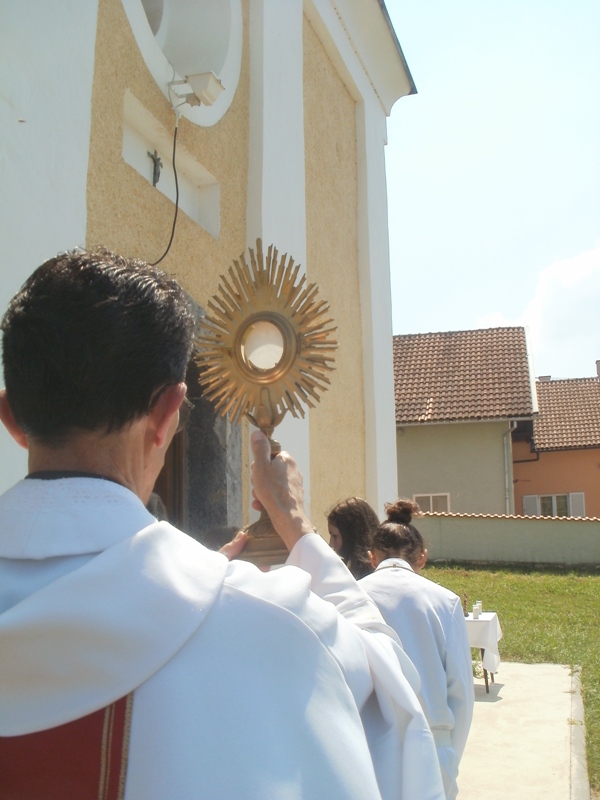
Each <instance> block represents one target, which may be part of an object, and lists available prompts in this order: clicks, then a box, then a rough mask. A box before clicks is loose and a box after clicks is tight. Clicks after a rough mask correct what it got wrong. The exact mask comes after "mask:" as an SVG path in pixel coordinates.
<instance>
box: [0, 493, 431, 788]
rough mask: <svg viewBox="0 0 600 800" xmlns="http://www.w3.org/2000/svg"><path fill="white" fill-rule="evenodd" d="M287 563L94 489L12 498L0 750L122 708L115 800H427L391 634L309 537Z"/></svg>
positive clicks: (3, 551)
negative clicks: (118, 797) (266, 565)
mask: <svg viewBox="0 0 600 800" xmlns="http://www.w3.org/2000/svg"><path fill="white" fill-rule="evenodd" d="M288 564H289V565H290V566H285V567H283V568H281V569H279V570H274V571H271V572H269V573H263V572H261V571H260V570H258V569H257V568H256V567H254V566H252V565H250V564H246V563H244V562H240V561H234V562H231V563H230V562H229V561H228V560H227V559H226V558H225V557H224V556H223V555H221V554H219V553H214V552H212V551H210V550H207V549H206V548H204V547H203V546H202V545H200V544H199V543H198V542H196V541H194V540H193V539H191V538H190V537H188V536H186V535H185V534H183V533H181V532H180V531H178V530H177V529H175V528H173V527H172V526H171V525H169V524H168V523H164V522H160V523H159V522H156V520H155V519H154V518H153V517H152V516H151V515H150V514H149V512H148V511H146V509H145V508H144V506H143V504H142V503H141V501H140V500H139V499H138V498H137V497H136V496H135V495H134V494H132V493H131V492H130V491H129V490H127V489H125V488H123V487H121V486H119V485H117V484H115V483H113V482H110V481H105V480H102V479H90V478H68V479H67V478H65V479H57V480H40V479H29V480H25V481H21V482H20V483H18V484H17V485H16V486H15V487H13V488H12V489H11V490H9V491H8V492H6V493H5V494H4V495H2V497H0V736H17V735H20V734H24V733H30V732H34V731H37V730H45V729H47V728H51V727H54V726H57V725H60V724H62V723H65V722H69V721H71V720H73V719H78V718H79V717H82V716H85V715H87V714H89V713H91V712H93V711H95V710H96V709H99V708H103V707H104V706H106V705H108V704H109V703H111V702H113V701H114V700H116V699H118V698H120V697H122V696H124V695H126V694H128V693H129V692H131V691H133V690H135V691H134V699H133V716H132V723H131V741H130V751H129V762H128V771H127V782H126V793H125V798H126V800H167V798H169V800H171V798H172V799H173V800H188V799H189V800H199V799H200V798H204V799H205V800H300V798H305V799H306V800H319V799H320V798H323V800H378V798H383V800H392V798H395V799H396V800H398V799H399V798H401V799H402V800H429V799H430V798H431V800H434V799H435V800H441V798H443V788H442V784H441V778H440V775H439V769H438V765H437V758H436V753H435V745H434V742H433V738H432V734H431V731H430V730H429V728H428V726H427V722H426V720H425V717H424V715H423V712H422V710H421V708H420V705H419V703H418V700H417V698H416V695H415V693H414V691H413V689H412V688H411V685H410V684H409V682H408V680H407V678H406V677H405V675H404V674H403V672H402V669H401V668H400V666H399V664H400V662H403V663H405V665H406V666H405V669H406V670H407V671H408V672H410V670H411V668H412V665H411V664H410V662H409V661H408V659H407V658H406V656H405V654H404V653H403V651H402V650H401V648H400V647H399V646H398V644H397V643H396V642H395V641H394V640H393V638H391V637H393V636H394V634H393V632H391V631H389V629H388V628H387V626H386V625H385V624H384V622H383V620H382V618H381V616H380V614H379V612H378V611H377V609H376V607H375V605H374V604H373V603H372V601H370V600H369V598H368V597H367V596H366V595H365V594H364V592H363V591H362V590H361V589H360V588H359V587H358V585H357V584H356V582H355V581H354V580H353V578H352V577H351V576H350V574H349V572H348V571H347V570H346V568H345V567H344V566H343V564H342V563H341V562H340V560H339V558H338V557H337V556H336V555H335V554H334V553H333V552H332V551H331V550H330V548H329V547H328V546H327V545H326V544H325V542H324V541H323V540H322V539H321V537H320V536H318V535H316V534H309V535H307V536H304V537H303V538H302V539H301V540H300V541H299V542H298V543H297V545H296V546H295V547H294V549H293V550H292V552H291V553H290V557H289V559H288ZM298 567H300V568H298ZM318 595H320V596H318ZM322 598H323V599H322ZM365 733H366V737H365Z"/></svg>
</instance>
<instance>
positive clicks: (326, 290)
mask: <svg viewBox="0 0 600 800" xmlns="http://www.w3.org/2000/svg"><path fill="white" fill-rule="evenodd" d="M303 37H304V137H305V147H306V227H307V273H308V278H309V280H310V281H315V282H316V283H317V285H318V287H319V294H320V295H321V296H322V297H323V298H324V299H326V300H328V301H329V304H330V307H331V314H332V316H333V318H334V320H335V322H336V324H337V327H338V330H337V340H338V343H339V348H338V350H337V353H336V356H335V360H336V369H335V372H333V373H332V376H331V387H330V389H329V390H328V391H327V392H326V393H325V394H324V395H323V396H322V399H321V402H320V403H319V405H318V407H317V408H316V409H315V410H313V411H311V415H310V463H311V514H312V520H313V522H314V523H315V525H317V526H318V527H319V529H320V530H321V531H323V530H326V526H325V518H324V514H325V512H326V511H327V510H328V509H329V507H330V506H331V505H333V503H335V502H336V501H337V500H339V499H341V498H343V497H347V496H348V495H351V494H358V495H362V496H364V494H365V485H366V480H365V441H364V427H365V426H364V392H363V372H362V361H363V351H362V335H361V317H360V300H359V283H358V243H357V214H358V210H357V209H358V188H357V180H358V173H357V163H356V159H357V150H356V148H357V145H356V117H355V110H356V109H355V102H354V100H353V99H352V97H351V96H350V94H349V93H348V90H347V89H346V87H345V86H344V84H343V82H342V80H341V79H340V76H339V74H338V73H337V71H336V69H335V68H334V66H333V64H332V63H331V61H330V60H329V57H328V56H327V54H326V52H325V49H324V48H323V45H322V43H321V41H320V40H319V38H318V36H317V34H316V33H315V31H314V29H313V28H312V26H311V25H310V23H309V22H308V20H307V19H306V17H305V19H304V34H303Z"/></svg>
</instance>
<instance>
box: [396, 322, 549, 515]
mask: <svg viewBox="0 0 600 800" xmlns="http://www.w3.org/2000/svg"><path fill="white" fill-rule="evenodd" d="M393 350H394V383H395V401H396V442H397V458H398V494H399V495H401V496H404V497H409V498H413V499H414V500H415V501H416V502H418V504H419V505H420V507H421V509H422V510H423V511H432V512H452V513H468V514H514V497H513V467H512V462H513V455H512V440H511V431H512V430H513V428H514V427H515V426H516V425H517V423H518V422H519V421H521V420H531V419H532V417H533V415H534V414H535V413H536V410H537V406H536V399H535V389H534V384H533V379H532V368H531V363H530V356H529V351H528V346H527V337H526V332H525V329H524V328H521V327H506V328H489V329H483V330H472V331H449V332H445V333H421V334H407V335H398V336H394V337H393ZM390 499H392V498H390Z"/></svg>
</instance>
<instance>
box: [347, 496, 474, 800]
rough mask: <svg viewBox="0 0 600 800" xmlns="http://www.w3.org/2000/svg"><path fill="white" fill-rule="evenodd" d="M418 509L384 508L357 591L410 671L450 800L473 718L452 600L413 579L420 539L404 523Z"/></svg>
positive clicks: (461, 627)
mask: <svg viewBox="0 0 600 800" xmlns="http://www.w3.org/2000/svg"><path fill="white" fill-rule="evenodd" d="M418 510H419V507H418V506H417V505H416V504H414V503H412V502H411V501H410V500H402V499H401V500H398V501H397V502H396V503H394V504H388V505H387V506H386V513H387V522H384V523H382V524H381V525H380V526H379V528H378V529H377V530H376V531H375V534H374V539H373V550H372V552H371V559H372V563H373V566H374V567H375V572H373V573H372V574H371V575H368V576H366V577H365V578H363V579H362V580H360V581H359V585H360V586H361V587H362V588H364V589H365V591H366V592H367V594H368V595H369V596H370V597H371V598H372V599H373V600H374V601H375V602H376V603H377V606H378V608H379V610H380V611H381V613H382V615H383V618H384V619H385V621H386V622H387V623H388V624H389V625H390V626H391V627H392V628H393V629H394V630H395V631H396V633H397V634H398V635H399V637H400V640H401V642H402V645H403V647H404V649H405V651H406V653H407V655H408V656H409V657H410V658H411V660H412V662H413V663H414V665H415V667H416V668H417V671H418V673H419V676H420V678H421V691H420V699H421V702H422V705H423V710H424V711H425V716H426V717H427V720H428V722H429V725H430V727H431V730H432V732H433V735H434V738H435V741H436V745H437V751H438V756H439V761H440V767H441V770H442V778H443V780H444V788H445V792H446V798H447V799H448V800H453V798H455V797H456V796H457V794H458V786H457V775H458V767H459V763H460V759H461V757H462V754H463V751H464V748H465V744H466V742H467V737H468V734H469V728H470V726H471V720H472V717H473V705H474V699H475V698H474V688H473V666H472V661H471V650H470V647H469V639H468V635H467V626H466V623H465V618H464V613H463V609H462V605H461V602H460V598H459V597H458V596H457V595H456V594H454V592H451V591H450V590H449V589H446V588H444V587H443V586H440V585H439V584H437V583H434V582H433V581H430V580H428V579H427V578H425V577H423V576H422V575H419V574H418V573H419V572H420V570H421V569H422V568H423V566H424V565H425V562H426V560H427V550H426V549H425V545H424V542H423V538H422V536H421V534H420V533H419V531H418V530H417V529H416V528H415V526H414V525H412V524H411V519H412V514H413V513H415V512H417V511H418Z"/></svg>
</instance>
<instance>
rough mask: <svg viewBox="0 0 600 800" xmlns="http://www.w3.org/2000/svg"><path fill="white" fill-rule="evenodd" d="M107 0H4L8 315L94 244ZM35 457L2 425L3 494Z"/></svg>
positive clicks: (1, 300)
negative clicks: (101, 19)
mask: <svg viewBox="0 0 600 800" xmlns="http://www.w3.org/2000/svg"><path fill="white" fill-rule="evenodd" d="M96 18H97V3H96V2H94V0H90V1H89V2H85V3H81V2H77V1H76V0H69V1H67V0H46V2H43V3H27V2H24V3H21V2H14V0H0V19H1V20H2V22H1V24H0V52H1V53H2V70H1V72H0V138H1V140H2V153H1V155H0V186H2V193H1V195H0V254H1V255H0V313H2V314H3V313H4V311H5V309H6V306H7V303H8V301H9V300H10V298H11V297H12V296H13V295H14V294H15V292H16V291H17V290H18V288H19V287H20V286H21V285H22V283H23V282H24V280H25V279H26V278H27V277H28V275H30V273H31V272H32V271H33V269H34V268H35V267H36V266H39V265H40V264H41V263H42V262H43V261H45V260H46V259H47V258H49V257H51V256H52V255H55V254H56V253H57V252H59V251H61V250H65V249H69V248H71V247H74V246H76V245H83V244H85V231H86V180H87V165H88V150H89V131H90V109H91V93H92V72H93V64H94V42H95V36H96ZM25 470H26V453H25V452H24V451H22V450H21V449H20V448H18V447H17V445H16V444H14V443H13V441H12V439H10V437H9V436H8V434H6V432H5V431H4V428H2V430H1V431H0V491H4V490H5V489H6V488H7V487H9V486H10V485H11V484H13V483H14V482H15V481H16V480H18V479H19V478H20V477H22V476H23V475H24V473H25Z"/></svg>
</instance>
